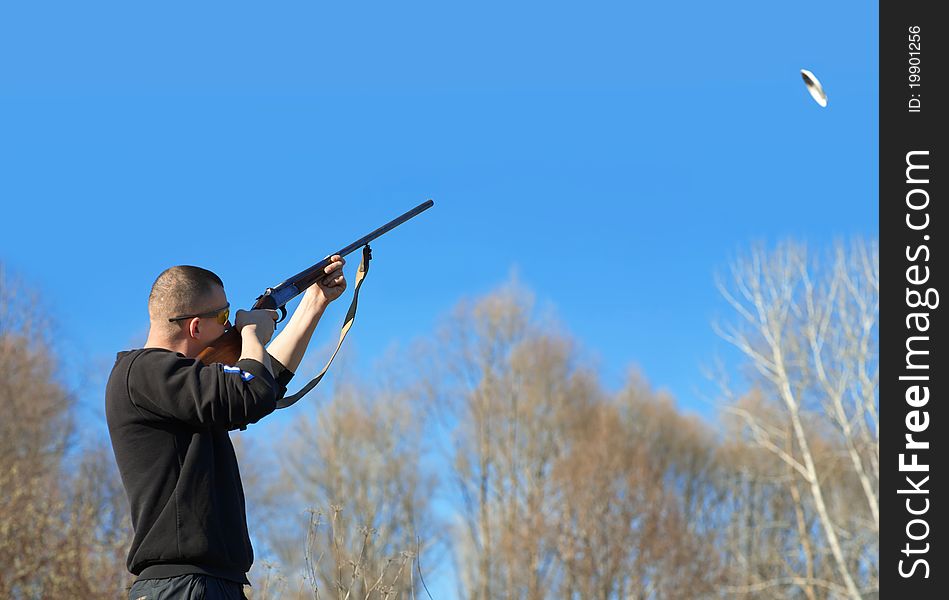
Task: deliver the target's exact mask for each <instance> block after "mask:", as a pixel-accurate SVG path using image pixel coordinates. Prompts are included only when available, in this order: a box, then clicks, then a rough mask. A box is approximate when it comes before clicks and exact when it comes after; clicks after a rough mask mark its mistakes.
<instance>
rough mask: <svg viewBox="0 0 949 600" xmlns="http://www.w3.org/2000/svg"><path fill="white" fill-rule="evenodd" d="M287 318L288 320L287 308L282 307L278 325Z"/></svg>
mask: <svg viewBox="0 0 949 600" xmlns="http://www.w3.org/2000/svg"><path fill="white" fill-rule="evenodd" d="M286 318H287V307H285V306H281V307H280V318H279V319H277V323H279V322H281V321H283V320H284V319H286Z"/></svg>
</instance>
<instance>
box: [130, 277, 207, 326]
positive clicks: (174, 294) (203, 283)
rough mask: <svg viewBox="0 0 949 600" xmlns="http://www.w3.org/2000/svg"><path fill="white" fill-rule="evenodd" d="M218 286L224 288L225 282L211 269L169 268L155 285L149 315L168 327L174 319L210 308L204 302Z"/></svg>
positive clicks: (149, 297) (151, 294)
mask: <svg viewBox="0 0 949 600" xmlns="http://www.w3.org/2000/svg"><path fill="white" fill-rule="evenodd" d="M216 286H219V287H221V288H222V289H223V288H224V282H223V281H221V278H220V277H218V276H217V275H215V274H214V273H212V272H211V271H208V270H207V269H202V268H201V267H193V266H190V265H178V266H175V267H169V268H167V269H165V270H164V271H162V272H161V275H159V276H158V278H157V279H155V283H153V284H152V291H151V293H150V294H149V295H148V315H149V317H150V318H151V319H152V320H153V321H158V322H164V323H165V324H168V319H169V318H171V317H175V316H178V315H182V314H188V313H193V312H194V311H196V310H203V309H205V308H208V307H205V306H201V302H202V301H203V300H204V299H205V298H207V297H208V296H209V295H210V294H211V293H212V292H213V291H214V288H215V287H216ZM214 308H216V307H214Z"/></svg>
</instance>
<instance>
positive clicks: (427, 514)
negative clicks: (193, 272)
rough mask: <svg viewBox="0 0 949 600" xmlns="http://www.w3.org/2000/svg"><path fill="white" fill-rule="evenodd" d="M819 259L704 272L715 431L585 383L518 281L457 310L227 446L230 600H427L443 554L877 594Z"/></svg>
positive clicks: (864, 494) (868, 251) (757, 260)
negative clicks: (715, 307)
mask: <svg viewBox="0 0 949 600" xmlns="http://www.w3.org/2000/svg"><path fill="white" fill-rule="evenodd" d="M817 258H818V257H809V256H808V255H807V253H806V250H805V248H803V247H802V246H796V245H792V244H786V245H781V246H778V247H777V248H774V249H770V250H765V249H762V248H756V249H754V250H752V251H751V252H749V253H748V255H747V256H745V257H743V258H739V259H738V260H735V261H734V262H733V264H732V269H731V272H730V275H729V277H728V278H727V279H726V280H723V281H722V282H721V283H720V289H721V291H722V293H723V296H724V298H725V299H726V300H727V301H728V302H729V304H730V305H731V306H732V308H733V313H732V317H731V318H730V319H728V320H727V321H726V322H724V323H722V324H718V325H716V327H717V328H718V330H719V332H720V334H721V335H722V336H723V337H724V338H725V339H727V340H729V341H730V342H732V343H733V344H735V346H736V347H737V348H738V349H739V350H740V351H741V352H742V354H743V356H745V359H746V360H744V361H743V363H742V364H741V365H730V366H729V368H728V369H723V371H722V373H721V374H720V376H719V377H718V378H717V379H718V380H719V381H720V383H721V411H720V416H721V418H720V420H719V421H718V422H716V423H708V422H706V421H704V420H701V419H699V418H697V417H694V416H689V415H686V414H683V413H682V412H680V411H679V410H678V409H677V408H676V405H675V403H674V401H673V399H672V398H669V397H667V396H665V395H663V394H661V393H657V392H655V391H654V390H652V389H651V388H650V387H649V385H648V384H647V383H646V382H645V380H644V379H643V378H641V377H639V376H636V375H631V376H630V377H629V380H628V381H627V383H626V384H625V386H624V387H623V389H621V390H620V391H618V392H609V391H607V390H605V389H604V387H603V386H602V384H601V382H600V381H599V378H598V375H597V372H596V371H595V369H593V368H592V367H591V366H589V361H588V360H586V358H585V357H584V356H583V354H582V351H581V350H580V349H578V347H577V345H576V344H575V343H574V342H573V341H572V340H571V339H570V337H569V335H567V334H565V333H563V332H561V331H560V330H559V329H558V328H557V327H556V326H552V325H550V324H549V323H547V322H545V321H543V320H542V319H541V318H540V317H538V315H537V311H536V310H535V308H534V306H533V303H532V301H531V299H530V294H529V292H528V291H527V290H524V289H523V288H520V287H518V286H517V285H513V284H512V285H509V286H507V287H505V288H503V289H501V290H499V291H498V292H496V293H494V294H491V295H488V296H486V297H482V298H479V299H476V300H474V301H470V302H463V303H461V304H459V306H457V307H456V309H455V310H454V311H453V313H452V314H451V315H450V316H449V317H448V318H446V319H445V322H444V323H443V326H442V327H441V328H440V330H439V331H438V332H436V333H435V334H433V335H432V336H430V337H429V338H428V339H427V340H426V341H425V342H424V343H421V344H419V345H418V346H413V347H412V349H411V350H407V351H404V352H401V353H400V354H399V355H398V356H397V357H395V358H396V359H397V362H393V366H392V367H391V368H390V369H381V370H379V371H376V372H374V373H373V375H372V376H371V377H369V376H360V374H357V373H352V374H350V375H349V376H348V377H337V378H336V379H337V380H338V381H345V382H346V383H345V384H338V385H337V387H336V388H335V389H334V394H333V395H332V397H330V398H327V399H326V400H325V401H324V402H322V403H320V404H319V405H316V403H312V404H311V405H310V408H308V409H307V408H304V409H303V410H300V411H299V414H298V416H297V417H296V421H295V422H294V424H293V426H292V427H291V428H290V432H289V433H288V434H287V435H286V436H284V437H282V438H281V439H280V440H279V443H278V444H277V443H275V444H274V445H273V446H272V447H264V446H263V445H262V444H253V445H251V444H249V443H247V442H244V443H239V446H240V449H241V468H242V473H243V476H244V482H245V485H244V487H245V491H246V493H247V496H248V501H249V502H250V508H251V517H252V519H253V522H252V523H251V529H252V531H253V532H254V535H255V543H256V546H257V550H258V557H259V559H258V561H257V564H256V565H255V569H254V571H253V572H252V581H254V587H253V588H252V589H251V590H250V595H252V597H254V598H296V597H300V598H313V597H319V598H329V599H331V598H337V597H343V596H346V594H349V597H350V598H366V597H372V598H394V597H407V598H409V597H428V596H427V594H426V592H425V585H424V582H423V578H427V579H428V582H429V583H431V580H432V578H433V577H435V575H434V574H438V573H444V571H445V570H446V566H448V565H451V567H452V569H451V571H452V572H454V573H455V574H456V580H457V581H456V589H455V591H454V593H453V595H454V596H457V597H459V598H466V599H477V600H487V599H489V598H491V599H493V598H525V599H541V598H543V599H547V598H564V599H568V598H577V599H586V598H603V599H607V598H807V599H818V598H873V597H876V596H877V578H878V564H879V563H878V547H877V536H878V529H879V527H878V524H879V495H878V480H877V478H878V473H879V466H878V448H877V440H878V417H877V415H878V407H879V399H878V396H877V394H878V366H877V347H876V344H877V336H878V329H877V319H878V296H879V289H878V286H879V277H878V273H879V269H878V266H877V250H876V248H875V246H873V245H872V244H865V243H855V244H853V245H851V246H848V247H843V246H839V247H837V248H835V249H834V250H833V251H832V252H831V253H830V254H828V255H827V256H822V257H819V258H820V260H818V259H817ZM3 335H5V336H6V335H8V334H7V333H6V332H4V333H3ZM5 357H6V355H4V360H7V359H6V358H5ZM684 368H685V367H684ZM688 368H691V367H688ZM734 373H741V377H739V378H738V379H740V381H739V382H737V383H729V378H728V377H726V375H727V374H731V375H732V377H731V378H732V379H735V377H734ZM350 382H353V383H350ZM301 408H302V407H301ZM4 460H6V459H4ZM53 462H54V463H55V462H56V461H53ZM3 466H4V472H5V473H7V472H9V469H8V468H7V467H6V463H4V465H3ZM53 470H55V468H53ZM5 489H6V488H5ZM64 497H65V498H66V499H67V502H66V504H65V506H68V505H69V502H68V500H69V499H70V498H75V497H73V496H69V495H68V494H66V495H65V496H64ZM106 497H108V495H102V496H101V498H100V499H99V502H100V505H101V504H104V500H103V499H104V498H106ZM73 501H74V502H75V500H73ZM0 508H2V509H3V510H4V511H6V505H2V507H0ZM307 509H313V510H312V511H311V512H307ZM54 512H55V511H54ZM60 512H62V511H60ZM5 519H7V517H6V512H4V513H3V514H2V515H0V522H2V524H3V525H2V526H3V527H6V521H5ZM99 527H100V529H102V530H103V531H105V530H107V529H108V527H106V526H105V524H101V525H99ZM83 547H84V548H86V550H87V551H88V552H90V553H92V554H95V552H100V550H98V549H97V548H95V547H93V546H91V545H90V546H83ZM95 556H96V558H95V560H99V561H103V560H105V561H108V560H110V559H109V558H108V555H106V554H105V553H100V554H96V555H95ZM123 560H124V557H123V558H120V559H118V560H115V562H116V563H117V564H118V565H119V566H121V564H122V563H123ZM9 564H10V563H9V562H4V563H0V578H3V579H0V585H3V581H5V580H6V579H5V578H6V577H7V569H8V565H9ZM442 576H444V575H442ZM21 589H22V588H21ZM0 591H2V590H0ZM14 597H16V596H14ZM90 597H92V596H90Z"/></svg>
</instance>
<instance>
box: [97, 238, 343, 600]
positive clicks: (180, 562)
mask: <svg viewBox="0 0 949 600" xmlns="http://www.w3.org/2000/svg"><path fill="white" fill-rule="evenodd" d="M344 264H345V261H344V260H343V259H342V257H340V256H339V255H336V256H333V257H332V262H331V264H330V265H328V266H327V267H326V269H325V271H326V276H325V277H324V278H323V279H322V280H321V281H319V282H318V283H317V284H316V285H313V286H311V287H310V288H309V289H307V291H306V293H305V294H304V295H303V298H302V300H301V302H300V305H299V306H298V307H297V310H296V311H294V314H293V316H292V317H291V318H290V319H289V321H288V322H287V324H286V327H284V328H283V331H282V332H281V333H280V334H279V335H277V337H276V338H274V340H273V342H271V344H270V347H269V348H268V349H264V345H265V344H266V343H267V342H268V341H270V338H271V336H272V335H273V333H274V322H275V319H276V312H275V311H272V310H253V311H243V310H239V311H237V314H236V315H235V319H234V326H235V327H236V328H237V329H238V330H239V331H240V334H241V355H240V359H239V360H238V361H237V362H236V363H235V364H234V365H221V364H210V365H205V364H203V363H202V362H200V361H198V360H196V359H195V357H196V356H197V355H198V354H199V353H200V352H201V351H202V350H203V349H204V348H206V347H207V346H208V345H210V344H211V343H212V342H213V341H214V340H215V339H217V338H218V337H219V336H220V335H221V334H223V333H224V331H225V330H226V329H227V328H228V324H229V320H228V316H229V312H230V310H229V306H230V305H229V303H228V301H227V296H226V295H225V293H224V285H223V283H222V282H221V279H220V278H219V277H218V276H217V275H215V274H214V273H212V272H210V271H207V270H205V269H202V268H199V267H192V266H177V267H171V268H169V269H167V270H165V271H164V272H162V274H161V275H159V276H158V278H157V279H156V280H155V283H154V285H153V286H152V290H151V294H150V295H149V298H148V315H149V321H150V326H149V332H148V339H147V341H146V342H145V347H144V348H141V349H138V350H130V351H126V352H120V353H119V354H118V356H117V358H116V362H115V366H114V367H113V369H112V375H111V376H110V377H109V382H108V385H107V387H106V397H105V405H106V419H107V421H108V424H109V434H110V436H111V438H112V449H113V452H114V453H115V460H116V463H117V464H118V467H119V472H120V473H121V475H122V483H123V485H124V486H125V491H126V494H127V495H128V499H129V504H130V507H131V515H132V527H133V530H134V535H133V539H132V546H131V549H130V550H129V556H128V562H127V565H128V569H129V571H131V572H132V573H133V574H135V575H137V579H136V581H135V583H134V584H133V585H132V588H131V591H130V594H129V598H130V600H144V599H148V600H158V599H161V600H164V599H166V598H244V594H243V585H244V584H247V583H248V581H247V575H246V574H247V571H248V570H249V569H250V566H251V563H252V562H253V549H252V548H251V543H250V537H249V535H248V533H247V519H246V514H245V507H244V492H243V488H242V487H241V480H240V473H239V471H238V467H237V458H236V456H235V454H234V447H233V446H232V445H231V440H230V438H229V436H228V431H230V430H233V429H238V428H241V429H243V428H244V427H246V426H247V425H248V424H250V423H256V422H257V421H259V420H260V419H261V418H263V417H265V416H266V415H268V414H270V413H271V412H273V411H274V409H275V403H276V401H277V400H278V399H279V398H280V397H282V395H283V394H284V393H285V392H286V385H287V383H288V382H289V381H290V378H291V377H292V376H293V371H294V370H295V369H296V368H297V367H298V366H299V364H300V361H301V360H302V359H303V354H304V352H305V351H306V347H307V344H308V343H309V341H310V338H311V336H312V335H313V330H314V329H315V328H316V325H317V323H318V322H319V320H320V317H321V316H322V315H323V312H324V310H325V309H326V307H327V305H329V303H330V302H332V301H333V300H335V299H337V298H338V297H339V296H340V295H341V294H342V293H343V291H344V290H345V289H346V279H345V277H344V276H343V271H342V267H343V265H344Z"/></svg>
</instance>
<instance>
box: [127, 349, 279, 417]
mask: <svg viewBox="0 0 949 600" xmlns="http://www.w3.org/2000/svg"><path fill="white" fill-rule="evenodd" d="M146 357H147V360H142V359H143V358H146ZM291 375H292V374H291ZM129 382H130V385H129V391H130V396H131V399H132V402H133V403H134V404H135V405H136V406H138V407H139V408H140V409H143V410H147V411H149V412H151V413H154V414H156V415H158V416H159V417H163V418H168V419H174V420H177V421H183V422H185V423H188V424H189V425H192V426H194V427H226V428H228V429H236V428H243V427H246V426H247V425H248V424H249V423H256V422H257V421H259V420H260V419H262V418H263V417H265V416H267V415H268V414H270V413H272V412H273V411H274V409H275V408H276V402H277V388H278V384H277V382H276V381H275V380H274V377H273V376H272V375H271V374H270V372H269V371H267V369H266V368H265V367H264V366H263V365H262V364H260V363H259V362H257V361H256V360H253V359H244V360H240V361H238V362H237V364H235V365H233V366H231V365H223V364H220V363H214V364H210V365H205V364H204V363H202V362H201V361H198V360H195V359H193V358H186V357H184V356H181V355H179V354H172V353H157V352H155V353H146V354H144V355H142V356H140V357H138V358H137V359H136V361H135V362H134V363H133V364H132V366H131V369H130V372H129ZM132 382H134V385H131V384H132Z"/></svg>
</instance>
